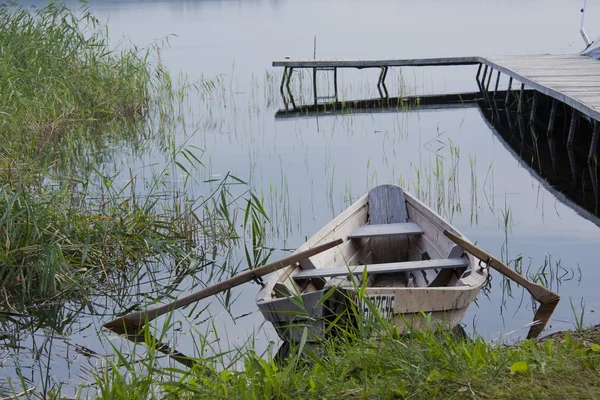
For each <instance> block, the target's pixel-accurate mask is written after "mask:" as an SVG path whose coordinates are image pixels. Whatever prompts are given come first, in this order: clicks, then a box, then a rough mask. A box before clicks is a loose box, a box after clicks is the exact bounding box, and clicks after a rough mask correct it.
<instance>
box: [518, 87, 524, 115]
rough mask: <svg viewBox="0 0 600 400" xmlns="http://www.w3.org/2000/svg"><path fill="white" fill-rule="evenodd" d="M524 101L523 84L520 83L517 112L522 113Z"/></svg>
mask: <svg viewBox="0 0 600 400" xmlns="http://www.w3.org/2000/svg"><path fill="white" fill-rule="evenodd" d="M524 100H525V84H524V83H521V93H520V94H519V106H518V110H519V112H522V111H523V102H524Z"/></svg>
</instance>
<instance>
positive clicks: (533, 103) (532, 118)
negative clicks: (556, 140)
mask: <svg viewBox="0 0 600 400" xmlns="http://www.w3.org/2000/svg"><path fill="white" fill-rule="evenodd" d="M537 98H538V93H537V90H534V92H533V100H532V101H531V115H530V116H529V125H531V129H533V126H534V124H535V111H536V108H537Z"/></svg>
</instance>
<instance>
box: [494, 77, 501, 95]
mask: <svg viewBox="0 0 600 400" xmlns="http://www.w3.org/2000/svg"><path fill="white" fill-rule="evenodd" d="M499 83H500V70H498V76H496V86H495V87H494V99H496V94H497V93H498V84H499Z"/></svg>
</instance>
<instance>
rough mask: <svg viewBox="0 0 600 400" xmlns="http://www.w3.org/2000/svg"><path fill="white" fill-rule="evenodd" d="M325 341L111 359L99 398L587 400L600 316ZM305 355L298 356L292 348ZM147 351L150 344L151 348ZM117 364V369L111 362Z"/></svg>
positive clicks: (599, 361) (594, 378) (598, 354)
mask: <svg viewBox="0 0 600 400" xmlns="http://www.w3.org/2000/svg"><path fill="white" fill-rule="evenodd" d="M389 333H390V332H381V335H380V336H378V339H373V338H372V337H368V338H367V337H364V338H362V339H360V338H357V337H354V338H352V339H353V340H348V339H350V337H348V336H346V338H345V339H346V340H343V341H338V340H336V341H332V342H324V343H323V344H322V347H321V348H320V350H319V351H311V350H305V351H304V352H303V351H302V349H292V350H291V353H290V355H289V356H288V358H286V359H285V360H283V361H276V360H275V359H274V358H272V357H269V356H266V355H257V354H255V353H253V352H252V351H247V352H246V353H245V354H244V355H243V356H241V358H240V361H241V365H243V366H242V367H241V368H240V369H239V370H237V371H236V370H231V369H227V368H224V366H225V365H224V364H220V363H219V362H218V361H214V360H213V361H210V360H197V361H198V367H195V368H193V369H191V370H185V371H184V370H178V369H176V368H170V369H167V368H164V367H160V366H159V365H158V362H157V360H156V359H155V358H153V357H152V356H150V358H148V359H146V360H145V361H144V362H142V363H141V364H136V363H135V362H134V361H133V360H126V359H124V358H120V359H119V361H118V362H119V365H117V364H108V365H105V366H104V368H102V369H101V370H100V371H99V372H98V375H97V382H96V383H97V385H98V394H99V396H100V397H101V398H104V399H159V398H173V399H175V398H206V399H209V398H210V399H267V398H270V399H300V398H302V399H371V398H375V399H431V398H439V399H448V398H451V399H488V398H489V399H499V398H509V399H565V398H573V399H595V398H598V397H599V396H600V325H599V326H595V327H591V328H588V329H584V330H581V331H575V332H572V331H566V332H557V333H554V334H551V335H549V336H546V337H544V338H541V339H538V340H525V341H523V342H520V343H515V344H511V345H504V344H502V343H495V344H492V343H490V342H486V341H485V340H484V339H482V338H480V337H476V338H466V337H465V336H462V335H455V334H453V333H452V332H447V331H443V330H439V331H429V332H425V331H420V332H414V333H412V334H409V335H407V336H403V337H395V336H394V335H393V334H392V335H389ZM301 353H302V354H303V356H300V354H301ZM150 354H152V352H150ZM119 367H120V368H119Z"/></svg>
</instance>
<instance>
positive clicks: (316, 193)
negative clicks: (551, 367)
mask: <svg viewBox="0 0 600 400" xmlns="http://www.w3.org/2000/svg"><path fill="white" fill-rule="evenodd" d="M26 3H27V4H42V3H38V2H26ZM581 5H582V2H581V1H558V0H550V1H519V0H512V1H498V0H496V1H481V0H477V1H475V0H467V1H435V0H421V1H391V0H373V1H368V2H367V1H364V2H357V1H341V0H332V1H324V0H319V1H286V0H271V1H233V0H232V1H217V0H214V1H91V8H92V9H93V11H94V12H95V14H96V15H97V16H98V17H99V18H100V19H101V20H102V21H108V26H109V31H110V36H111V40H112V41H113V42H114V43H129V42H131V43H134V44H135V45H137V46H139V47H145V46H149V45H152V44H154V43H157V42H160V41H162V40H164V38H166V37H168V41H169V46H168V47H166V48H164V49H162V50H161V52H160V60H161V62H162V63H163V64H164V65H165V66H166V67H167V68H168V69H169V71H171V73H172V75H173V76H174V77H176V76H178V75H179V74H185V75H186V76H187V78H188V79H189V80H190V81H196V80H199V79H206V78H208V79H215V78H218V79H219V80H220V83H219V84H218V85H217V86H218V90H216V91H214V92H213V93H211V94H209V95H208V96H205V97H204V98H202V97H200V96H195V97H192V98H190V99H189V102H188V103H187V104H186V106H187V107H188V109H187V111H186V129H187V131H188V133H189V132H192V131H194V130H196V131H197V132H196V133H195V134H194V135H192V136H191V139H189V141H188V142H187V144H188V145H189V146H197V147H199V148H201V149H204V154H203V155H202V160H203V162H204V163H205V164H206V169H205V170H204V171H202V172H201V174H202V175H204V176H205V177H206V178H208V177H211V176H224V175H225V174H226V173H228V172H230V173H231V174H233V175H235V176H238V177H240V178H242V179H245V180H247V181H249V182H251V184H252V187H253V189H254V190H255V192H256V193H258V194H261V195H263V196H264V197H265V201H266V205H267V212H268V213H269V214H270V216H271V219H272V224H271V226H270V227H269V232H270V235H269V238H268V242H267V245H268V246H271V247H274V248H276V249H284V248H295V247H297V246H299V245H300V244H301V243H302V242H303V240H304V238H305V237H310V236H311V235H312V234H313V233H315V232H316V231H317V230H318V229H319V228H320V227H322V226H323V225H324V224H325V223H326V222H327V221H329V220H330V219H331V218H332V217H334V216H335V215H337V214H338V213H339V212H340V211H342V210H343V209H344V208H345V207H347V206H348V205H349V203H350V200H351V199H356V198H357V197H358V196H360V195H362V194H364V193H365V192H367V191H368V189H369V188H371V187H372V186H374V185H376V184H383V183H396V184H398V183H402V184H403V185H404V186H405V187H406V188H407V189H408V190H409V191H411V192H413V193H417V194H419V195H420V197H422V198H423V199H424V201H426V202H428V203H429V204H430V205H431V206H433V207H434V208H436V209H438V210H439V211H440V213H441V214H442V215H443V216H444V217H445V218H447V219H448V220H450V221H451V222H452V223H453V224H454V225H455V226H456V227H457V228H458V229H459V230H460V231H461V232H462V233H463V234H465V235H466V236H468V237H469V238H470V239H471V240H473V241H476V242H477V243H478V244H479V245H481V246H482V247H483V248H484V249H487V250H488V251H490V252H491V253H494V254H495V255H497V256H500V255H503V256H506V255H508V257H507V259H508V260H513V259H515V258H517V257H522V258H523V264H524V268H528V267H529V268H530V269H531V271H537V270H538V269H539V268H540V267H542V266H544V265H545V264H547V268H548V269H547V271H550V270H552V271H553V274H554V276H553V277H549V278H550V281H551V283H552V287H553V289H556V290H558V292H559V294H560V295H561V296H562V301H561V303H560V305H559V307H558V309H557V311H556V312H555V314H554V317H553V319H552V321H551V323H550V326H549V328H548V330H549V331H555V330H560V329H567V328H573V327H574V323H575V315H574V313H573V310H572V306H571V303H572V304H573V306H574V307H575V310H576V311H577V312H578V313H580V312H583V313H584V322H585V324H597V323H599V322H600V320H599V318H598V316H597V314H598V313H594V311H595V310H599V311H600V297H599V296H598V294H597V289H596V286H597V282H598V280H599V278H600V269H599V268H598V267H599V265H598V259H600V248H599V247H598V243H599V242H600V229H599V227H598V226H599V222H598V220H597V219H594V218H591V219H586V218H583V217H582V216H580V214H578V213H577V212H576V211H574V210H573V209H572V208H571V207H569V206H567V205H565V204H564V203H562V202H561V201H559V200H558V199H557V197H556V195H555V194H553V193H554V192H553V191H551V190H548V189H547V187H546V186H545V185H544V184H543V183H542V182H540V181H539V180H538V178H536V177H535V176H533V175H532V173H531V172H530V171H529V169H528V168H526V167H525V166H524V165H523V161H522V160H520V159H519V158H518V157H516V156H515V155H514V153H513V152H512V151H510V150H509V149H507V147H506V146H505V145H504V142H503V140H501V139H499V136H498V134H497V133H495V132H494V131H493V130H492V129H491V128H490V125H489V124H488V123H487V122H486V119H485V118H484V116H483V115H482V113H481V112H480V110H479V108H478V107H476V106H474V107H464V108H456V109H441V110H434V111H424V110H421V111H418V110H417V111H409V112H385V113H354V114H351V115H322V116H319V117H318V118H317V117H296V118H282V119H280V118H278V119H276V118H275V113H276V112H277V111H278V110H279V109H282V108H283V107H284V105H283V102H282V100H281V97H280V95H279V81H280V79H281V71H280V70H278V69H275V68H273V67H271V62H272V60H274V59H278V58H282V57H284V56H291V57H304V58H309V57H312V56H313V52H314V51H315V49H314V43H315V37H316V44H317V45H316V53H317V57H323V58H348V59H352V58H354V59H356V58H360V59H369V58H420V57H443V56H468V55H483V56H485V55H490V56H491V55H504V54H526V53H546V52H548V53H574V52H578V51H580V50H581V49H582V47H583V46H582V44H583V41H582V39H581V37H580V35H579V32H578V30H579V20H580V13H579V9H580V7H581ZM586 18H587V20H588V21H589V22H590V23H589V24H588V25H586V26H588V33H589V34H590V36H592V37H593V36H594V35H597V34H600V32H594V30H593V27H594V26H595V25H594V24H592V21H597V20H598V18H600V8H598V9H594V8H592V7H590V8H589V9H588V14H587V15H586ZM596 25H597V24H596ZM475 73H476V68H474V67H452V68H437V69H436V68H413V69H405V70H403V71H402V72H400V71H399V70H398V69H396V70H391V71H390V74H389V75H388V82H390V86H389V87H390V90H391V91H392V92H395V93H396V94H397V92H398V91H399V90H400V88H402V90H404V91H405V92H408V93H418V94H433V93H436V94H437V93H456V92H469V91H475V90H476V88H477V86H476V83H475ZM377 74H378V71H375V70H371V71H354V70H345V71H342V72H341V73H340V78H339V79H340V83H339V86H340V94H341V97H342V98H344V99H360V98H370V97H375V96H376V93H377V92H376V87H375V84H376V81H377ZM319 76H320V85H321V87H323V90H324V91H325V92H327V91H328V90H330V89H331V78H330V76H328V75H327V73H326V72H322V73H320V75H319ZM293 82H294V84H293V90H294V91H295V92H296V101H297V102H298V103H310V102H311V101H312V100H311V98H310V94H311V92H310V89H311V74H309V73H308V72H304V73H299V74H295V75H294V78H293ZM503 84H505V82H503ZM182 140H183V139H182ZM451 149H455V150H456V149H457V150H458V151H459V156H458V157H456V156H453V154H455V152H454V151H453V150H451ZM158 153H159V152H156V153H152V152H151V153H150V154H146V155H145V156H143V157H141V158H140V157H136V156H134V155H130V154H128V153H127V152H119V151H118V150H115V153H114V159H115V160H117V161H116V162H118V163H119V165H120V166H121V167H122V168H123V170H126V171H128V166H132V167H133V168H134V169H135V170H136V171H138V172H139V173H140V174H143V173H144V172H143V169H144V168H142V166H144V165H150V164H153V163H158V164H160V163H161V156H160V155H159V154H158ZM452 176H454V179H451V177H452ZM125 181H126V178H124V182H125ZM449 181H451V182H452V183H455V185H451V184H450V183H449ZM440 187H441V188H442V190H441V191H440ZM194 190H195V191H196V190H197V193H192V194H195V195H200V194H204V193H205V192H206V190H207V189H206V188H205V187H199V188H197V189H194ZM559 191H560V189H559ZM505 217H506V220H507V221H508V222H507V224H508V228H506V226H507V225H505ZM284 254H285V252H283V251H281V250H278V251H276V252H275V253H274V254H273V257H272V259H275V258H276V257H279V256H282V255H284ZM557 276H558V277H562V278H561V279H559V280H557V279H556V277H557ZM501 283H502V278H501V277H500V276H498V275H495V274H493V280H492V287H491V291H490V293H489V297H486V296H485V295H484V294H483V293H482V294H481V295H480V296H479V298H478V301H477V304H476V305H473V306H471V308H470V310H469V313H468V315H467V317H466V318H465V320H464V321H463V322H464V323H465V324H466V329H467V330H468V331H471V332H472V331H473V330H476V331H477V332H478V333H479V334H482V335H484V336H485V337H486V338H489V339H497V338H505V339H507V340H516V339H518V338H520V337H524V336H525V335H526V332H527V329H526V328H524V325H526V324H527V323H529V322H530V321H531V320H532V316H533V313H532V309H531V301H530V300H529V296H528V295H523V293H522V291H521V290H513V297H509V296H508V295H507V293H506V291H505V290H503V289H502V285H501ZM513 287H514V285H513ZM257 291H258V286H257V285H256V284H254V283H251V284H247V285H244V286H243V287H241V288H239V289H237V290H234V291H233V293H234V295H233V297H236V298H237V300H236V301H235V302H234V303H233V306H232V307H231V310H230V312H228V311H226V310H225V309H224V308H223V306H222V304H221V302H219V301H216V300H214V301H212V302H206V303H203V305H202V306H204V305H209V308H208V310H207V311H206V312H205V313H204V314H203V315H202V316H201V317H198V318H189V317H188V316H187V314H186V313H185V311H184V312H182V313H178V314H176V318H180V322H179V325H178V330H177V332H176V334H175V335H173V336H172V337H171V339H172V340H173V342H172V344H173V345H174V346H175V347H177V348H178V349H179V350H180V351H182V352H183V353H190V354H195V353H196V351H197V348H196V343H197V342H196V337H195V336H194V335H193V332H194V331H196V332H200V333H208V337H209V338H210V341H211V343H213V348H214V349H215V350H214V351H216V350H217V349H222V350H227V349H229V348H232V347H234V348H235V347H236V346H243V345H244V344H245V343H246V342H247V340H248V337H249V336H252V337H253V345H254V346H255V347H256V348H257V349H258V350H259V351H263V350H265V349H267V347H268V346H269V344H273V343H276V335H275V334H274V331H273V330H272V328H271V327H270V326H269V325H266V324H264V320H263V318H262V316H261V314H260V313H258V312H257V311H256V307H255V304H254V299H255V295H256V293H257ZM582 301H583V302H584V303H582ZM582 304H585V307H582ZM131 305H133V303H132V304H131ZM199 309H200V308H198V310H199ZM115 311H117V312H118V311H119V310H115ZM209 315H210V316H211V318H209V320H208V321H204V320H206V319H207V318H208V317H209ZM240 316H242V317H241V318H238V317H240ZM110 319H112V316H110V315H109V316H102V317H97V316H85V317H82V318H80V319H78V320H77V322H76V323H75V324H73V325H72V326H71V328H70V329H69V330H68V334H66V335H65V337H62V336H61V337H57V338H56V339H55V341H54V345H52V344H51V345H50V346H48V340H47V338H48V335H49V332H48V331H47V330H46V331H43V332H42V331H40V332H33V333H32V332H29V333H27V332H23V333H22V334H21V336H22V338H21V341H20V342H19V343H20V346H21V347H22V348H21V350H20V352H19V354H18V355H15V353H14V351H12V350H11V351H9V352H8V353H7V354H9V357H7V359H6V360H7V361H5V362H4V363H3V364H2V368H3V372H4V373H5V374H6V376H7V377H12V379H14V378H15V377H16V376H18V374H19V373H20V374H22V375H23V376H24V377H25V378H26V379H28V380H31V381H33V382H41V381H44V380H48V379H50V381H51V382H66V386H69V387H74V386H76V385H77V384H78V383H79V382H80V381H81V380H82V378H83V379H84V380H87V381H90V380H92V378H91V377H90V373H89V371H90V370H93V369H94V365H95V363H99V362H101V361H100V359H99V358H88V357H86V356H84V355H82V352H75V351H74V350H73V348H74V346H84V347H85V348H87V349H90V350H93V351H94V352H97V353H98V354H100V355H110V354H111V353H112V347H111V343H112V344H114V345H116V346H126V344H123V343H122V342H121V341H120V339H119V338H116V337H114V335H112V334H110V333H109V332H106V331H103V330H102V329H101V328H100V326H101V323H102V322H106V321H108V320H110ZM200 321H204V322H200ZM213 324H214V325H213ZM69 349H71V350H69ZM211 352H212V351H211ZM33 353H36V354H41V355H42V358H41V359H42V361H32V360H31V355H32V354H33ZM207 353H210V352H207ZM47 365H48V366H49V367H50V373H49V374H48V375H46V370H47V369H45V367H46V366H47ZM16 386H17V387H19V384H17V385H16ZM69 390H71V389H69ZM69 390H67V393H68V391H69Z"/></svg>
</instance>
